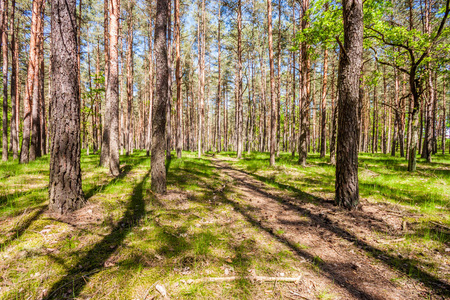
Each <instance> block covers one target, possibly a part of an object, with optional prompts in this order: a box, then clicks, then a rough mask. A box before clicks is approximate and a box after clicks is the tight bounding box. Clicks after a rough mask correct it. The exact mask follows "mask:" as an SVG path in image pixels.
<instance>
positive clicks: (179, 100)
mask: <svg viewBox="0 0 450 300" xmlns="http://www.w3.org/2000/svg"><path fill="white" fill-rule="evenodd" d="M219 19H220V18H219ZM219 28H220V23H219ZM219 30H220V29H219ZM175 43H176V70H175V77H176V81H177V122H176V144H177V145H176V148H177V158H181V154H182V150H183V136H182V124H183V107H182V106H183V99H182V93H181V92H182V84H183V82H182V77H181V58H180V48H181V30H180V0H175ZM219 43H220V42H219ZM219 51H220V50H219ZM219 56H220V52H219ZM219 64H220V63H219ZM219 70H220V65H219ZM219 78H220V71H219ZM219 81H220V79H219Z"/></svg>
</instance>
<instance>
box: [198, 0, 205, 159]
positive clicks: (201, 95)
mask: <svg viewBox="0 0 450 300" xmlns="http://www.w3.org/2000/svg"><path fill="white" fill-rule="evenodd" d="M201 6H202V7H201V12H202V17H201V18H202V19H201V20H200V16H199V17H198V18H199V20H198V24H199V25H198V31H199V32H198V37H199V38H198V44H199V46H198V52H199V53H198V63H199V67H200V74H199V113H198V133H197V134H198V139H197V142H198V149H197V150H198V158H200V157H201V156H202V152H203V126H204V124H203V122H204V116H205V108H204V101H205V100H204V97H205V75H204V74H205V70H204V64H203V62H204V58H203V57H204V55H205V53H204V52H203V49H204V47H203V46H204V45H203V43H204V35H205V31H204V30H203V29H204V24H203V20H204V17H203V16H204V14H205V0H202V2H201ZM200 23H202V26H201V37H200Z"/></svg>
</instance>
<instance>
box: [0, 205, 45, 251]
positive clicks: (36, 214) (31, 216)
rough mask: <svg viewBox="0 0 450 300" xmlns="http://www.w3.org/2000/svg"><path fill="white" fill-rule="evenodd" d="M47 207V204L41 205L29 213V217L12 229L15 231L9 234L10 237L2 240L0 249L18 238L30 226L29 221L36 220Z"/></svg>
mask: <svg viewBox="0 0 450 300" xmlns="http://www.w3.org/2000/svg"><path fill="white" fill-rule="evenodd" d="M46 209H47V205H42V206H40V207H38V208H37V209H36V210H35V211H34V212H32V213H30V214H29V217H28V218H27V219H26V221H24V222H23V223H22V224H21V225H20V226H19V227H18V228H15V229H14V230H13V231H15V233H14V234H13V235H11V237H10V238H8V239H6V240H5V241H4V242H2V243H1V244H0V251H3V250H4V249H5V248H6V247H8V246H9V245H10V244H11V243H12V242H13V241H15V240H17V239H18V238H20V237H21V236H22V235H23V234H24V232H25V231H26V230H27V229H28V227H30V225H31V223H33V222H34V221H36V220H37V219H38V218H39V216H40V215H42V213H43V212H44V211H45V210H46Z"/></svg>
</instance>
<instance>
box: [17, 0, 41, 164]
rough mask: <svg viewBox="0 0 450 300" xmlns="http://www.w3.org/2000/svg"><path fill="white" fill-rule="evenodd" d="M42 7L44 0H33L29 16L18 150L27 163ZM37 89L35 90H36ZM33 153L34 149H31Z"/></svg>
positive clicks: (29, 153) (21, 158)
mask: <svg viewBox="0 0 450 300" xmlns="http://www.w3.org/2000/svg"><path fill="white" fill-rule="evenodd" d="M43 7H44V0H35V1H33V12H32V17H31V35H30V55H29V59H28V71H27V81H26V85H25V99H24V109H23V110H24V111H23V113H24V117H23V133H22V147H21V152H20V163H28V162H29V160H30V155H31V150H30V149H29V148H30V143H31V118H32V103H33V98H34V94H35V93H34V92H35V89H34V86H35V84H37V77H38V56H39V38H40V36H39V31H40V28H41V25H40V23H41V21H42V20H41V12H42V9H43ZM36 91H37V90H36ZM33 154H35V151H33Z"/></svg>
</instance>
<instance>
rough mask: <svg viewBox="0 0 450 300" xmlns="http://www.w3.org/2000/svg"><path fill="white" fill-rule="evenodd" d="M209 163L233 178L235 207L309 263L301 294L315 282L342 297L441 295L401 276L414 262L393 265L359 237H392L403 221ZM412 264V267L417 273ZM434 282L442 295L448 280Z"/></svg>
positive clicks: (226, 164) (371, 209) (410, 297)
mask: <svg viewBox="0 0 450 300" xmlns="http://www.w3.org/2000/svg"><path fill="white" fill-rule="evenodd" d="M212 163H213V164H214V165H215V166H216V168H217V169H218V170H220V172H221V173H222V175H223V176H224V179H228V180H229V181H230V180H231V181H232V184H229V185H230V186H228V187H227V188H229V189H231V190H232V191H233V192H234V193H236V194H237V197H236V198H238V199H233V200H230V201H232V202H233V203H234V206H235V209H236V210H237V211H239V212H240V213H242V214H243V215H244V216H245V217H246V218H247V220H248V221H250V222H251V223H252V224H253V225H255V226H258V227H260V228H262V229H263V230H265V231H266V232H268V233H269V235H271V236H272V237H273V238H276V239H277V240H278V241H280V242H281V243H284V244H285V245H287V246H288V247H289V248H290V249H291V250H292V252H293V253H295V254H296V255H297V256H298V258H299V260H301V261H305V264H306V265H309V266H311V265H312V266H313V267H312V268H311V267H310V268H308V267H306V265H305V268H304V269H305V270H304V277H303V278H304V279H303V281H304V282H303V283H305V285H302V284H299V291H300V292H301V293H302V295H305V293H306V294H310V295H313V294H311V293H310V292H309V288H308V285H311V284H313V285H317V286H320V287H321V288H322V289H324V288H325V289H327V290H329V291H330V293H331V294H332V295H333V298H340V299H380V300H381V299H423V298H424V297H427V298H428V297H430V298H433V299H440V298H441V296H436V295H433V290H435V291H436V290H439V286H438V285H437V286H436V288H434V287H433V288H430V286H428V287H427V286H424V284H423V283H420V282H418V281H415V280H413V279H411V278H409V277H407V276H405V273H404V271H405V270H410V272H411V267H412V266H408V265H407V264H406V263H404V261H402V260H401V259H400V260H398V259H397V261H398V262H399V263H400V265H401V266H400V267H397V269H395V268H393V266H392V265H390V264H391V263H392V262H391V261H392V260H393V259H394V258H393V257H390V256H389V254H386V253H383V252H382V251H381V250H379V249H378V248H377V247H376V246H375V245H374V243H373V241H372V239H371V238H368V240H365V239H364V238H361V236H364V234H365V233H369V232H373V230H376V231H378V232H386V233H389V236H393V235H395V232H396V230H401V229H400V228H396V227H399V226H400V227H401V220H400V221H399V220H395V218H394V220H387V219H386V218H384V217H383V216H381V217H380V216H378V215H377V211H374V209H373V208H370V207H369V208H365V209H364V210H363V211H356V212H351V213H350V212H348V211H344V210H342V209H340V208H337V207H335V206H333V205H332V203H330V202H329V201H325V200H318V201H319V203H317V202H315V204H313V203H312V202H308V201H305V200H304V199H302V198H300V199H299V197H293V195H292V193H290V192H288V191H281V190H279V189H275V188H272V187H269V186H268V185H266V184H265V183H263V182H262V181H260V180H257V179H256V178H257V176H251V174H248V173H246V172H245V171H241V170H238V169H235V168H233V167H231V166H230V165H229V164H228V163H226V162H225V161H222V160H219V159H217V158H213V159H212ZM255 177H256V178H255ZM305 196H306V195H305ZM310 196H311V195H310ZM305 199H306V197H305ZM317 204H319V205H317ZM399 222H400V223H399ZM402 264H403V265H402ZM414 268H415V267H413V270H412V271H417V272H419V273H420V270H414ZM416 269H417V268H416ZM420 275H422V276H421V278H423V276H425V277H426V276H427V274H420ZM428 276H431V275H428ZM431 279H434V278H431ZM437 282H438V283H440V284H441V288H442V289H443V290H444V293H445V290H446V289H447V288H448V284H447V283H445V282H441V281H439V280H437ZM302 289H303V290H302Z"/></svg>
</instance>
